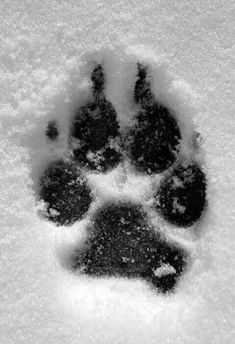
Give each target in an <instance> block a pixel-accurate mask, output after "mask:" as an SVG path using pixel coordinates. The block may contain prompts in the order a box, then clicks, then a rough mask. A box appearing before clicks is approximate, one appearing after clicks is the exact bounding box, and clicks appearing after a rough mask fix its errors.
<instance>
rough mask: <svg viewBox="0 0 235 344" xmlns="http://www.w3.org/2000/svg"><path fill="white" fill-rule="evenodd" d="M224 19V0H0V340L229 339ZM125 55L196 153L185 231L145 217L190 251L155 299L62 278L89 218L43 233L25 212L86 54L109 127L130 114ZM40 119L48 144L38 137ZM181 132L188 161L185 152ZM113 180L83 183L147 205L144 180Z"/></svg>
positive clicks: (229, 159)
mask: <svg viewBox="0 0 235 344" xmlns="http://www.w3.org/2000/svg"><path fill="white" fill-rule="evenodd" d="M233 11H234V5H233V1H232V0H227V1H226V2H221V1H217V0H213V1H207V2H196V1H191V0H190V1H174V2H172V1H160V0H159V1H151V0H149V1H140V0H136V1H125V0H119V1H115V2H114V1H110V0H97V1H91V0H86V1H83V0H79V1H73V0H71V1H63V2H62V1H59V0H58V1H55V0H54V1H48V0H44V1H36V0H35V1H33V2H32V1H28V0H26V1H14V0H11V1H9V0H3V1H2V2H1V4H0V16H1V18H0V19H1V20H0V28H1V30H0V42H1V51H0V61H1V70H0V85H1V86H0V119H1V120H0V130H1V136H0V165H1V169H0V171H1V172H0V180H1V183H0V214H1V215H0V229H1V230H0V245H1V251H0V252H1V253H0V261H1V264H0V269H1V282H0V293H1V296H0V300H1V301H0V314H1V316H0V343H1V344H16V343H17V344H21V343H22V344H23V343H29V344H30V343H32V344H44V343H48V344H60V343H63V344H67V343H68V344H73V343H84V344H89V343H95V344H98V343H104V344H105V343H107V344H110V343H117V344H122V343H141V344H145V343H162V344H165V343H174V344H177V343H180V344H184V343H192V344H207V343H208V344H209V343H215V344H216V343H223V344H227V343H229V344H230V343H232V342H233V338H234V337H235V323H234V321H235V314H234V303H235V292H234V291H235V274H234V264H235V257H234V242H235V240H234V239H235V238H234V222H235V211H234V209H235V206H234V200H235V191H234V187H233V185H234V178H235V172H234V166H235V161H234V160H235V158H234V146H235V135H234V134H235V121H234V100H233V98H234V97H233V94H234V74H233V73H232V71H233V68H234V60H233V56H234V55H233V53H234V46H233V30H232V28H233ZM137 59H140V60H143V61H145V62H146V63H147V64H148V65H149V66H150V68H151V69H152V71H153V73H152V78H153V80H152V83H153V91H154V93H155V94H156V95H157V96H158V98H159V99H161V101H162V102H163V103H164V104H166V105H168V106H170V107H171V108H172V110H173V111H174V113H175V116H176V117H177V118H178V120H179V121H180V124H181V127H182V128H183V138H184V145H183V153H182V154H183V155H186V156H191V154H192V153H193V154H196V156H197V159H198V161H200V163H202V164H203V168H204V170H205V172H206V175H207V179H208V196H207V197H208V209H207V212H206V214H205V216H204V217H203V218H202V220H201V221H200V222H199V224H197V226H195V228H194V229H193V231H192V232H190V230H189V229H182V230H179V229H172V228H171V227H169V226H167V225H166V224H165V223H164V221H163V222H161V220H159V221H160V225H161V228H162V231H163V230H164V231H166V233H167V235H168V237H169V238H171V240H173V241H178V242H181V243H182V245H184V247H186V248H187V250H188V251H189V252H190V255H191V263H190V268H189V270H188V271H187V273H186V274H185V276H184V277H183V279H182V281H181V282H180V285H179V287H178V289H177V292H176V293H175V294H172V295H168V296H161V295H159V294H157V293H155V292H153V291H152V290H151V289H150V288H149V286H148V285H147V284H145V283H144V282H141V281H138V280H131V281H129V280H127V279H125V278H122V279H120V280H117V279H115V278H109V279H107V278H103V279H102V280H99V281H97V280H94V279H89V278H87V277H86V278H85V277H81V276H79V275H75V274H73V273H71V272H70V271H69V269H67V263H68V254H69V252H70V250H72V248H74V247H75V246H76V245H77V244H78V242H79V243H80V245H82V242H83V240H84V239H85V236H86V233H85V231H84V226H85V223H86V221H89V220H88V219H85V220H84V222H82V223H80V224H79V225H76V224H75V225H73V226H72V227H66V228H65V227H62V228H57V227H55V226H54V225H53V224H51V223H49V222H47V221H45V220H43V219H42V218H41V217H40V216H39V215H38V211H37V206H36V205H37V202H36V200H37V188H38V184H37V183H38V178H39V177H40V175H41V172H42V171H43V170H44V169H45V167H46V166H47V163H48V162H49V161H51V160H52V159H56V157H61V156H62V155H63V154H65V153H66V149H67V134H68V129H69V123H70V122H69V121H70V118H71V116H72V114H73V112H74V110H75V109H76V108H77V107H78V106H80V105H83V104H84V103H85V101H86V99H87V97H88V96H89V92H88V91H87V90H88V88H89V86H90V81H89V73H90V71H91V70H92V65H93V62H94V60H95V61H97V62H101V61H102V62H103V65H104V69H105V72H106V76H107V97H108V99H109V100H110V101H111V102H112V103H113V106H114V107H115V109H116V111H117V112H118V114H119V117H120V122H121V125H122V123H124V122H125V121H127V120H128V121H131V120H132V118H133V116H134V113H135V112H134V110H133V104H132V100H131V97H132V92H133V84H134V82H135V75H136V61H137ZM53 120H56V121H57V123H58V126H59V131H60V135H59V140H58V143H55V142H52V143H49V142H48V140H47V139H46V136H45V134H44V132H45V130H46V128H47V125H48V121H53ZM193 127H195V128H196V130H197V131H198V132H199V133H200V134H201V138H200V142H201V144H202V146H203V149H202V153H201V152H199V151H198V152H194V151H193V148H192V147H193V145H192V144H191V138H192V134H193V129H192V128H193ZM185 147H188V148H187V149H186V148H185ZM119 172H120V171H117V170H116V171H113V172H112V173H111V174H110V175H109V174H108V175H105V176H104V177H100V176H94V175H93V176H90V177H89V183H90V184H91V185H94V188H95V185H96V188H95V190H94V192H96V195H97V199H98V201H97V202H102V199H103V198H104V197H106V198H107V199H109V197H113V195H114V197H116V198H119V197H120V193H121V194H122V195H124V197H133V198H134V199H137V200H142V201H143V202H148V195H147V193H146V191H148V192H151V186H150V184H149V179H148V178H144V179H142V180H140V179H139V177H138V176H136V175H135V173H134V172H133V171H130V174H129V175H128V177H127V178H128V179H127V180H128V182H127V183H126V184H125V185H123V180H122V178H120V176H122V174H121V172H120V173H119ZM155 182H156V183H158V182H159V180H158V177H156V181H155ZM97 185H98V186H97ZM120 190H121V191H120ZM144 190H145V191H144ZM95 206H97V205H94V207H95ZM153 221H155V220H153ZM156 221H158V220H156ZM156 225H157V226H159V223H158V222H156ZM157 273H164V271H159V272H157Z"/></svg>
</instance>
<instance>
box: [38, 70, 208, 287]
mask: <svg viewBox="0 0 235 344" xmlns="http://www.w3.org/2000/svg"><path fill="white" fill-rule="evenodd" d="M91 81H92V84H93V87H92V95H91V98H90V100H89V101H88V103H87V104H86V105H85V106H83V107H81V108H80V109H79V110H78V111H77V112H76V114H75V116H74V117H73V119H72V123H71V127H70V133H69V154H68V157H67V158H66V157H64V158H61V159H60V160H57V161H55V162H51V163H50V164H49V166H48V167H47V168H46V170H45V171H44V173H43V175H42V176H41V179H40V198H41V199H42V200H43V201H44V202H45V205H46V211H45V213H44V216H45V217H46V218H47V219H48V220H50V221H52V222H54V223H55V224H56V225H57V226H62V225H63V226H70V225H72V224H74V223H75V222H76V221H80V220H81V219H83V218H85V217H89V218H90V221H88V223H89V224H88V225H87V228H86V231H87V238H86V241H85V243H84V244H83V246H82V247H80V248H79V249H76V250H75V251H74V252H71V266H72V267H73V270H74V271H78V270H79V272H80V273H81V274H87V275H89V276H96V277H101V276H103V277H104V276H116V277H129V278H139V279H142V280H145V281H147V282H148V283H149V284H150V285H151V286H153V287H155V288H156V289H157V290H158V291H159V292H162V293H166V292H170V291H173V290H174V289H175V287H176V285H177V281H178V280H179V278H180V276H181V275H182V274H183V271H184V270H185V269H186V267H187V264H188V261H189V254H188V252H186V250H185V249H184V248H182V247H180V245H178V244H176V243H172V242H170V241H169V239H166V238H165V237H164V234H163V233H162V231H161V233H160V231H159V230H158V229H157V228H155V227H154V226H153V223H152V222H151V220H150V216H149V211H150V210H151V211H152V210H154V213H155V215H156V216H160V217H162V218H163V219H164V220H165V221H166V222H169V223H170V224H171V225H173V226H177V227H189V226H192V225H193V224H194V223H195V222H197V221H198V220H199V218H200V217H201V215H202V213H203V210H204V208H205V205H206V179H205V175H204V173H203V171H202V170H201V168H200V166H199V165H198V163H197V162H196V161H194V159H193V158H190V160H189V159H188V160H187V159H182V158H180V157H179V156H180V147H181V146H180V144H181V141H182V138H181V129H180V126H179V124H178V123H177V120H176V118H175V117H174V115H173V114H172V112H171V111H170V110H169V109H168V108H167V107H165V106H164V105H163V104H160V103H158V102H157V101H156V99H155V97H154V95H153V93H152V91H151V84H150V81H149V75H148V70H147V68H145V67H143V66H142V65H141V64H138V73H137V81H136V83H135V88H134V100H135V103H136V105H137V113H136V116H135V120H134V124H133V125H132V126H131V128H129V129H128V128H126V130H125V135H124V134H123V133H122V132H121V130H120V126H119V123H118V118H117V114H116V111H115V109H114V108H113V106H112V104H111V103H110V102H109V101H108V100H107V99H106V98H105V75H104V72H103V68H102V66H101V65H97V66H96V67H95V69H94V70H93V72H92V74H91ZM127 131H128V134H126V132H127ZM46 134H47V136H48V138H50V139H51V140H53V141H55V140H56V139H57V136H58V135H59V132H58V129H57V127H56V122H54V121H52V122H50V123H49V124H48V127H47V130H46ZM125 160H126V161H129V163H130V164H131V165H132V166H133V169H134V170H135V171H136V173H137V174H139V175H143V176H148V178H153V177H154V176H155V175H156V174H159V175H160V176H161V180H160V184H159V185H158V186H157V187H156V188H155V190H154V192H153V195H150V197H152V202H151V204H152V205H151V206H149V205H146V204H139V202H138V201H136V202H134V201H133V200H132V201H131V200H128V199H126V197H125V199H124V197H123V199H119V200H116V199H114V200H113V201H110V200H105V199H104V200H103V202H102V205H101V206H98V207H94V209H95V210H92V211H89V210H90V209H91V204H92V203H93V202H96V199H95V197H94V193H93V192H92V190H91V189H90V187H89V186H88V184H89V183H88V182H87V180H88V179H87V178H88V175H89V173H96V174H97V173H98V174H102V173H104V172H105V173H106V174H108V173H110V171H111V170H113V169H114V168H116V167H117V166H118V165H120V164H122V165H123V168H124V165H125V164H124V162H125ZM126 173H128V171H126ZM148 207H149V208H148Z"/></svg>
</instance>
